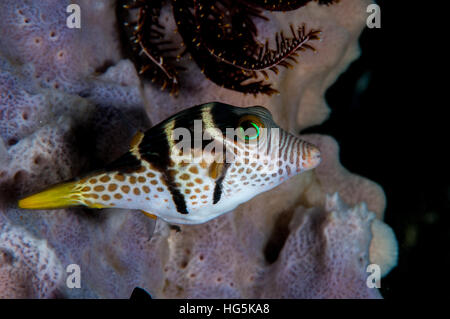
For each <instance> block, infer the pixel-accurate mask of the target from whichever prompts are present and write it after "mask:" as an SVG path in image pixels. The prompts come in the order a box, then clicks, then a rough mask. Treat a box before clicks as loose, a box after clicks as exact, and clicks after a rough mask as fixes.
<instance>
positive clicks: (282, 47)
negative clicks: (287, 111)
mask: <svg viewBox="0 0 450 319" xmlns="http://www.w3.org/2000/svg"><path fill="white" fill-rule="evenodd" d="M311 1H315V2H317V3H318V4H319V5H330V4H333V3H336V2H338V1H339V0H298V1H295V0H292V1H284V0H274V1H271V0H241V1H238V0H172V1H171V2H172V10H173V16H174V19H175V22H176V26H177V31H178V33H179V34H180V35H181V37H182V39H183V45H184V46H185V51H184V52H188V53H189V54H190V55H191V57H192V59H193V60H194V61H195V63H196V64H197V65H198V66H199V67H200V69H201V71H202V73H203V74H204V75H205V76H206V77H207V78H208V79H209V80H211V81H213V82H215V83H216V84H217V85H220V86H222V87H225V88H228V89H232V90H236V91H239V92H243V93H250V94H255V95H256V94H257V93H262V94H268V95H271V94H273V93H276V92H278V91H277V90H276V89H274V88H273V87H272V86H271V84H270V83H269V82H268V80H269V76H268V71H272V72H274V73H275V74H278V71H279V68H280V67H285V68H290V67H292V66H293V63H296V62H297V58H298V56H299V52H300V51H304V50H307V49H310V50H315V49H314V47H313V46H312V45H311V43H310V42H311V41H313V40H317V39H318V36H319V33H320V31H319V30H309V31H308V30H307V29H306V27H305V26H304V25H302V26H300V27H293V26H292V25H291V26H290V29H291V30H290V31H291V35H290V36H285V35H284V34H283V32H282V31H280V32H277V33H275V38H274V43H275V46H276V47H275V48H274V49H273V48H271V47H270V46H269V40H266V42H265V44H263V43H260V42H258V41H257V40H256V36H257V33H258V30H257V28H256V25H255V22H254V21H255V19H266V20H267V18H266V17H265V16H264V15H262V10H270V11H288V10H294V9H297V8H300V7H302V6H305V5H306V4H307V3H309V2H311ZM119 2H121V3H122V5H121V6H120V7H121V8H122V9H121V10H118V19H119V21H124V25H123V29H124V30H125V32H124V33H125V39H126V40H127V43H128V44H129V46H130V47H131V57H132V60H133V62H134V63H135V65H136V68H137V69H138V70H139V73H140V74H141V75H143V76H145V77H150V78H151V79H152V81H154V82H158V83H159V84H160V85H161V86H162V88H165V87H170V88H171V91H172V92H173V91H176V90H177V89H178V86H179V83H178V72H179V71H180V70H181V68H179V67H177V66H176V64H175V63H174V62H175V61H174V58H175V57H172V56H170V54H169V53H171V52H172V51H174V50H175V48H170V47H167V46H166V45H168V43H167V42H166V41H164V28H163V27H162V26H161V25H160V24H159V22H158V18H159V14H160V10H161V6H162V5H163V3H164V1H163V0H134V1H133V2H130V1H129V0H128V1H123V0H120V1H119ZM124 2H125V3H124ZM132 10H138V12H137V18H136V21H134V22H131V21H132V19H131V18H130V12H131V11H132Z"/></svg>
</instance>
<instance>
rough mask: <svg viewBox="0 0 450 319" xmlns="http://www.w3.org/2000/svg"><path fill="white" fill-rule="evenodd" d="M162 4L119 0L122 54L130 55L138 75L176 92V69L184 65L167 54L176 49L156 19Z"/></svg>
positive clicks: (141, 0)
mask: <svg viewBox="0 0 450 319" xmlns="http://www.w3.org/2000/svg"><path fill="white" fill-rule="evenodd" d="M162 4H163V1H162V0H150V1H148V0H147V1H146V0H134V1H129V0H120V1H118V4H117V10H116V11H117V17H118V20H119V21H120V22H121V23H122V29H121V30H122V35H121V40H122V43H123V46H124V49H125V54H126V55H128V56H130V57H131V59H132V61H133V63H134V64H135V66H136V69H137V71H138V73H139V75H141V76H142V77H144V78H146V79H149V80H151V81H152V82H155V83H157V84H158V85H160V86H161V89H162V90H164V89H166V88H167V89H169V90H170V92H171V93H177V92H178V88H179V81H178V73H179V71H180V70H183V68H182V67H180V66H177V65H176V64H175V59H176V57H175V56H173V55H170V53H174V52H175V51H177V50H178V49H177V48H174V47H171V42H170V41H167V40H164V27H163V26H162V25H161V24H160V23H159V21H158V18H159V15H160V11H161V7H162ZM133 18H134V19H133Z"/></svg>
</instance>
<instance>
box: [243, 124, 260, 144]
mask: <svg viewBox="0 0 450 319" xmlns="http://www.w3.org/2000/svg"><path fill="white" fill-rule="evenodd" d="M239 129H240V130H241V132H242V133H243V135H244V132H245V133H247V134H249V135H244V138H245V140H253V139H255V138H257V137H258V136H259V133H260V131H259V126H258V125H257V124H256V123H255V122H252V121H250V120H246V121H243V122H242V123H241V124H240V126H239Z"/></svg>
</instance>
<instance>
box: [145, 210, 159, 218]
mask: <svg viewBox="0 0 450 319" xmlns="http://www.w3.org/2000/svg"><path fill="white" fill-rule="evenodd" d="M141 213H142V214H144V215H145V216H147V217H148V218H151V219H154V220H156V219H157V218H158V217H156V215H153V214H151V213H149V212H146V211H145V210H141Z"/></svg>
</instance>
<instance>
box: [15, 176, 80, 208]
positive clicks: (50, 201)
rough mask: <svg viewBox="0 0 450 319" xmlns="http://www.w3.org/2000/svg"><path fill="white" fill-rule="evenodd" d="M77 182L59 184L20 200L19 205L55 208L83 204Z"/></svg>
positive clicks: (22, 206) (21, 206) (23, 206)
mask: <svg viewBox="0 0 450 319" xmlns="http://www.w3.org/2000/svg"><path fill="white" fill-rule="evenodd" d="M80 199H81V197H80V192H79V190H78V187H77V182H69V183H63V184H59V185H56V186H53V187H50V188H49V189H47V190H45V191H43V192H40V193H37V194H34V195H31V196H28V197H25V198H23V199H21V200H19V207H20V208H26V209H54V208H63V207H70V206H76V205H80V204H82V203H81V202H80Z"/></svg>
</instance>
